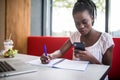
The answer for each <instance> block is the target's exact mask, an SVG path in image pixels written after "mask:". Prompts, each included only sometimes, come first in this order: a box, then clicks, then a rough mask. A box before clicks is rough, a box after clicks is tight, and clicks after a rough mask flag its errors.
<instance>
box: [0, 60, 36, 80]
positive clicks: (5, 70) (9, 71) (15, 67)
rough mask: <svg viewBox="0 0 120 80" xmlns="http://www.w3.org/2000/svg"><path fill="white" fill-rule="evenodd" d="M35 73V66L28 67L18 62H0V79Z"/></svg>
mask: <svg viewBox="0 0 120 80" xmlns="http://www.w3.org/2000/svg"><path fill="white" fill-rule="evenodd" d="M36 71H37V69H36V67H35V66H32V65H29V64H27V63H24V62H22V61H20V60H16V59H12V60H0V78H1V77H8V76H13V75H19V74H25V73H31V72H36Z"/></svg>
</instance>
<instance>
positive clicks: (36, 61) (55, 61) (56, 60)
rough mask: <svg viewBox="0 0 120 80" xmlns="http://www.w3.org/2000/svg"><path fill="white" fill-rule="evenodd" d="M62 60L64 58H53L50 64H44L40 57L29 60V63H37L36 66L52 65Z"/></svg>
mask: <svg viewBox="0 0 120 80" xmlns="http://www.w3.org/2000/svg"><path fill="white" fill-rule="evenodd" d="M61 60H63V58H57V59H53V60H51V61H50V62H49V63H48V64H42V63H41V60H40V59H36V60H32V61H29V62H27V63H29V64H31V65H36V66H46V67H52V66H53V65H54V64H56V63H58V62H59V61H61Z"/></svg>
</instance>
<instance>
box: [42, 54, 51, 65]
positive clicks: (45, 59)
mask: <svg viewBox="0 0 120 80" xmlns="http://www.w3.org/2000/svg"><path fill="white" fill-rule="evenodd" d="M51 59H52V58H51V56H50V55H49V54H48V55H47V56H45V55H42V56H41V57H40V60H41V63H42V64H48V63H49V62H50V60H51Z"/></svg>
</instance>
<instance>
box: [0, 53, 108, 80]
mask: <svg viewBox="0 0 120 80" xmlns="http://www.w3.org/2000/svg"><path fill="white" fill-rule="evenodd" d="M38 58H39V57H36V56H30V55H23V54H18V55H16V56H15V58H3V57H1V56H0V59H20V60H21V61H24V62H27V61H30V60H34V59H38ZM36 68H38V71H37V72H33V73H28V74H22V75H16V76H10V77H5V78H0V80H100V79H101V78H102V77H103V75H104V74H105V73H106V72H107V71H108V69H109V66H105V65H97V64H89V65H88V67H87V69H86V70H85V71H74V70H65V69H58V68H48V67H40V66H36Z"/></svg>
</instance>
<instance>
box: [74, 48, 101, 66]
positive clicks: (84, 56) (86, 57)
mask: <svg viewBox="0 0 120 80" xmlns="http://www.w3.org/2000/svg"><path fill="white" fill-rule="evenodd" d="M74 53H75V54H74V55H75V57H76V58H80V60H83V61H90V63H92V64H101V63H100V62H99V61H98V60H97V59H96V58H95V57H94V56H93V55H92V54H91V53H90V52H89V51H87V50H85V51H81V50H77V49H75V50H74Z"/></svg>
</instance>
